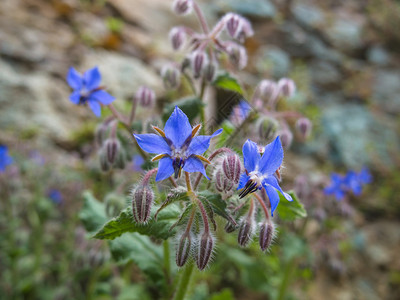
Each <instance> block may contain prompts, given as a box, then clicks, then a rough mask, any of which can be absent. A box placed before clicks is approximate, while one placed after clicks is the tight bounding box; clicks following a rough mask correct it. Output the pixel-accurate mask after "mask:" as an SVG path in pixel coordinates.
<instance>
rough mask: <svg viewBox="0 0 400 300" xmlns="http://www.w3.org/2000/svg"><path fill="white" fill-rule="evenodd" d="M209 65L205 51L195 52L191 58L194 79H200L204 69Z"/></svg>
mask: <svg viewBox="0 0 400 300" xmlns="http://www.w3.org/2000/svg"><path fill="white" fill-rule="evenodd" d="M207 63H208V57H207V54H206V53H205V52H204V51H194V52H193V53H192V56H191V67H192V71H193V77H194V78H196V79H197V78H199V77H200V75H201V73H202V71H203V69H204V67H205V66H206V64H207Z"/></svg>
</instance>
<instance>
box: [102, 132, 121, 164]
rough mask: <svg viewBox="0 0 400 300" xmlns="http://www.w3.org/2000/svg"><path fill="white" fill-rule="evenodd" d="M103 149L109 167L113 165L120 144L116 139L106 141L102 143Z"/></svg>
mask: <svg viewBox="0 0 400 300" xmlns="http://www.w3.org/2000/svg"><path fill="white" fill-rule="evenodd" d="M104 149H105V153H106V156H107V160H108V162H109V163H110V165H114V163H115V162H116V160H117V158H118V155H119V152H120V149H121V144H120V142H119V140H118V139H116V138H109V139H107V140H106V141H105V142H104Z"/></svg>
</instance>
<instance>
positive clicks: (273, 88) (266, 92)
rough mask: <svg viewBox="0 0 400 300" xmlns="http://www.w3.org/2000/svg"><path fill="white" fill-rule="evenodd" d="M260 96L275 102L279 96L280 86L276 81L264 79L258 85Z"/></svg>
mask: <svg viewBox="0 0 400 300" xmlns="http://www.w3.org/2000/svg"><path fill="white" fill-rule="evenodd" d="M258 89H259V93H260V97H261V98H263V99H265V100H267V101H268V102H271V103H272V102H275V100H276V98H277V97H278V93H279V88H278V84H277V83H276V82H275V81H272V80H268V79H264V80H261V82H260V83H259V85H258Z"/></svg>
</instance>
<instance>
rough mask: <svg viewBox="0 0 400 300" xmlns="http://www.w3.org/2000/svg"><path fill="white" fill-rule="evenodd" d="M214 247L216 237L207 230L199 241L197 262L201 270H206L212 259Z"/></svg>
mask: <svg viewBox="0 0 400 300" xmlns="http://www.w3.org/2000/svg"><path fill="white" fill-rule="evenodd" d="M213 249H214V238H213V237H212V235H211V234H210V232H208V231H205V232H204V233H203V234H202V235H201V237H200V238H199V241H198V253H197V256H196V263H197V267H198V268H199V270H204V268H205V267H206V266H207V264H208V262H209V261H210V258H211V254H212V252H213Z"/></svg>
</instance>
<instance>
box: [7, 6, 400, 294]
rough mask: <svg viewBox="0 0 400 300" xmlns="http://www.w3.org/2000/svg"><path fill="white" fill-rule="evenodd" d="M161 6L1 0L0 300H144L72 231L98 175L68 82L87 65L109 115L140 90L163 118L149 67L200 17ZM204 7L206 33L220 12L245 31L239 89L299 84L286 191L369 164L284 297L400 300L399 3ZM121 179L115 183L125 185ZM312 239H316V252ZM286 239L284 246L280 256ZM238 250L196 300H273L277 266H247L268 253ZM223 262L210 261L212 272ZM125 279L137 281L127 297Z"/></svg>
mask: <svg viewBox="0 0 400 300" xmlns="http://www.w3.org/2000/svg"><path fill="white" fill-rule="evenodd" d="M171 2H172V1H167V0H111V1H104V0H92V1H89V0H46V1H44V0H42V1H40V0H2V1H0V144H4V145H7V146H8V148H9V151H10V155H12V156H13V158H14V164H13V165H10V166H9V167H8V168H7V171H6V172H5V173H3V174H0V188H1V192H0V194H1V199H0V208H1V212H0V230H1V234H0V248H1V251H0V278H1V280H0V295H2V296H0V298H2V299H133V298H132V297H136V298H134V299H145V298H146V297H148V298H149V299H151V298H152V296H151V295H154V293H153V294H151V293H150V294H149V295H150V296H149V295H148V294H146V296H145V292H144V287H143V286H144V285H145V282H146V280H145V278H144V277H142V276H141V275H137V276H136V277H135V276H134V277H133V278H130V276H131V275H130V274H131V273H129V272H128V271H127V270H130V269H135V268H136V267H135V265H134V264H132V263H130V264H128V265H124V266H123V267H122V266H121V265H118V264H117V263H116V262H114V261H113V260H112V259H110V255H109V253H108V249H107V247H105V244H104V243H103V242H101V241H96V240H91V239H88V238H87V234H86V232H85V230H84V229H83V228H82V226H81V223H80V220H79V217H78V213H79V211H80V209H81V207H82V198H81V194H82V192H83V191H84V190H85V189H88V188H90V189H93V190H94V191H95V193H96V194H97V195H101V194H102V192H104V191H105V190H106V188H105V186H107V184H108V178H107V177H105V176H103V175H102V174H101V172H100V171H99V169H98V158H97V157H96V153H95V149H94V146H93V143H92V140H93V132H94V129H95V126H96V124H97V122H98V119H96V118H95V117H94V116H93V114H92V112H91V111H90V110H88V109H85V108H83V107H77V106H75V105H73V104H72V103H71V102H70V101H69V99H68V97H69V93H70V88H69V87H68V85H67V84H66V81H65V77H66V73H67V71H68V68H69V67H70V66H74V67H75V68H76V69H78V70H79V71H81V72H82V71H84V70H86V69H88V68H91V67H93V66H96V65H97V66H98V67H99V69H100V71H101V72H102V75H103V81H102V82H103V83H104V84H105V85H106V86H107V90H108V91H109V92H110V93H111V94H112V95H113V96H115V97H116V98H117V101H116V106H117V107H120V108H124V101H129V100H130V99H131V98H132V95H133V94H134V92H135V91H136V89H137V88H138V87H139V86H140V85H148V86H150V87H152V88H153V89H154V90H155V91H156V94H157V96H158V98H159V99H160V101H161V102H160V106H159V107H158V110H159V111H161V110H162V107H161V106H162V103H163V99H164V96H165V95H166V94H167V93H166V91H165V90H164V88H163V86H162V80H161V78H160V77H159V70H160V68H161V66H162V65H163V63H164V62H166V61H168V60H170V59H174V58H179V59H181V58H182V55H181V54H177V53H174V52H173V51H172V48H171V46H170V44H169V42H168V32H169V29H170V28H171V27H173V26H176V25H179V24H182V23H183V24H189V25H191V26H198V24H197V23H196V20H195V19H194V18H191V17H178V16H176V15H175V14H174V13H173V12H172V10H171V4H172V3H171ZM198 3H199V4H200V5H201V7H202V8H203V9H204V11H205V14H206V17H207V20H208V21H209V23H210V24H214V23H215V22H216V21H217V20H218V18H219V17H220V16H222V15H223V14H224V13H226V12H229V11H234V12H237V13H239V14H242V15H244V16H245V17H247V18H248V19H249V20H250V21H251V22H252V24H253V28H254V32H255V35H254V37H252V38H250V39H248V40H247V41H246V48H247V50H248V54H249V65H248V67H247V68H246V69H245V70H244V71H243V72H241V73H240V76H241V78H242V80H243V82H245V84H246V85H247V86H255V85H256V84H257V83H258V82H259V81H260V80H261V79H263V78H272V79H279V78H281V77H290V78H292V79H293V80H294V81H295V82H296V84H297V88H298V92H297V94H296V97H294V98H293V99H292V100H291V101H292V103H288V104H287V105H288V106H289V107H290V105H293V107H296V108H300V109H301V111H302V112H303V113H304V114H305V115H307V116H308V117H309V118H310V119H311V120H312V121H313V124H314V131H313V134H312V137H311V138H310V139H309V140H308V141H307V142H306V143H303V144H300V143H296V142H295V143H294V144H293V145H292V148H291V151H289V152H288V153H287V155H286V157H285V165H286V171H285V175H284V176H285V185H286V187H288V188H291V187H292V186H293V184H294V182H295V179H296V177H297V176H298V175H301V174H306V176H307V177H308V178H311V179H312V178H313V176H314V175H315V176H319V175H321V174H325V175H326V176H329V174H330V173H331V172H332V171H335V172H339V173H345V172H346V171H347V170H349V169H355V170H360V169H361V167H363V166H367V167H368V168H369V169H370V170H371V172H372V175H373V182H372V183H371V184H370V185H369V186H368V187H366V189H365V190H364V191H363V194H362V196H360V197H357V198H356V197H354V198H352V199H351V200H352V201H351V203H350V204H351V210H352V213H351V217H343V218H340V220H338V219H337V218H335V216H333V217H332V218H331V219H329V220H331V221H329V222H325V223H324V224H323V225H321V223H320V222H317V221H315V220H314V221H313V220H310V223H311V224H308V227H307V228H308V231H307V232H305V233H304V235H305V240H307V241H308V242H307V245H306V247H307V250H306V252H307V253H306V254H305V255H304V257H307V259H305V260H304V263H300V268H299V269H298V270H294V272H295V273H296V274H295V276H294V280H292V282H291V287H290V291H291V298H290V299H398V297H399V295H400V288H399V286H400V254H399V253H400V230H399V229H400V201H399V198H400V197H399V194H400V168H399V166H400V157H399V155H398V153H399V150H400V147H399V144H400V141H399V139H400V138H399V125H400V124H399V122H400V118H399V113H400V68H399V65H400V56H399V54H398V53H399V51H400V31H399V28H400V4H399V2H397V1H390V0H358V1H357V0H349V1H312V0H310V1H307V0H297V1H296V0H288V1H284V0H276V1H270V0H252V1H251V0H215V1H211V0H210V1H198ZM131 168H132V166H129V168H128V169H129V170H127V169H126V170H125V171H123V172H122V175H120V177H117V179H118V180H124V181H127V184H129V183H132V182H130V177H129V176H130V170H131ZM301 200H303V201H304V202H307V201H311V200H312V199H311V200H310V199H301ZM306 206H307V205H306ZM345 209H346V208H344V210H345ZM345 215H346V214H345ZM321 226H322V227H323V230H326V236H325V235H323V236H322V238H321V235H320V234H319V235H318V240H316V238H315V236H316V234H315V233H316V232H319V233H320V230H321ZM284 242H285V239H283V240H279V243H278V244H276V245H274V247H275V248H276V250H275V251H281V250H279V249H280V248H283V247H284ZM288 245H289V246H287V245H286V248H288V247H289V249H290V248H291V247H296V245H295V244H290V243H288ZM235 251H237V250H232V253H235V254H232V257H234V258H232V257H231V258H232V260H236V261H239V262H238V265H237V270H236V271H234V270H230V272H225V271H224V270H225V269H224V268H225V267H226V265H224V263H223V262H222V263H219V264H218V263H216V265H215V266H212V267H211V268H214V269H211V271H206V272H204V273H200V274H198V275H196V279H197V282H200V285H199V286H198V287H197V288H196V290H195V291H194V292H193V295H194V296H193V299H209V297H211V296H209V295H211V294H212V293H214V292H218V293H219V294H217V296H215V298H212V299H268V297H269V296H270V295H271V293H270V292H271V289H273V288H274V286H275V285H274V276H275V275H276V274H279V267H278V265H279V263H278V262H274V261H273V262H271V261H268V263H265V264H263V265H262V268H261V269H260V265H259V259H260V258H254V257H253V256H258V257H260V256H261V255H262V256H266V255H267V254H262V253H261V252H256V251H254V252H251V251H250V252H248V253H247V254H248V255H242V254H240V253H237V252H235ZM225 255H226V256H228V257H229V254H226V253H222V250H221V251H217V254H216V258H215V260H216V262H218V260H219V259H220V257H219V256H225ZM240 260H241V261H240ZM138 273H139V272H138ZM126 274H129V275H126ZM274 274H275V275H274ZM267 275H268V276H267ZM127 277H128V278H127ZM277 278H278V277H277ZM128 279H129V280H128ZM126 282H134V284H133V285H131V286H130V287H129V288H128V287H127V284H126ZM155 294H156V293H155ZM135 295H142V296H139V297H138V296H135ZM224 295H225V296H224ZM226 295H228V296H226ZM231 296H232V298H227V297H231ZM124 297H125V298H124ZM196 297H197V298H196ZM217 297H220V298H217ZM224 297H225V298H224ZM210 299H211V298H210Z"/></svg>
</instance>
